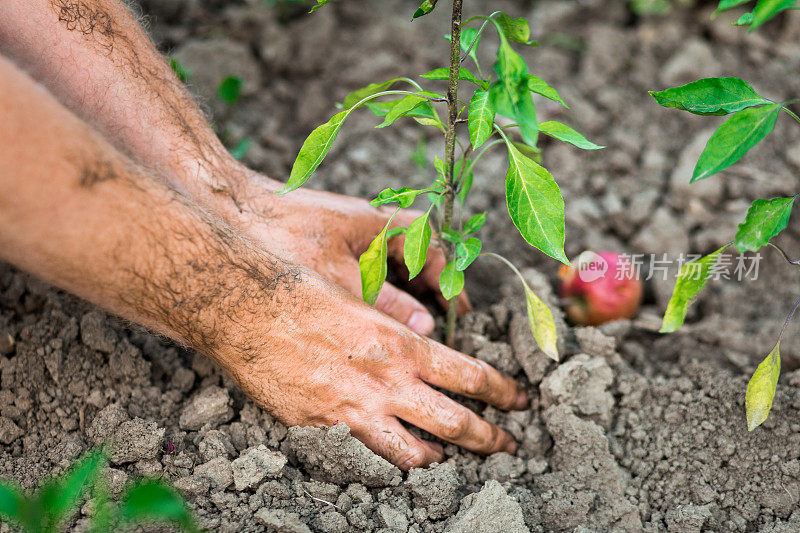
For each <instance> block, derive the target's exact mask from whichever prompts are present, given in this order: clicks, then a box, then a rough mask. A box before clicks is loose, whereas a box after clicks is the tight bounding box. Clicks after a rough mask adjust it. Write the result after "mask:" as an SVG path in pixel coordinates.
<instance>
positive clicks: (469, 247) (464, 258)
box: [455, 237, 483, 272]
mask: <svg viewBox="0 0 800 533" xmlns="http://www.w3.org/2000/svg"><path fill="white" fill-rule="evenodd" d="M482 247H483V243H481V241H480V240H479V239H478V238H476V237H470V238H469V239H467V240H466V241H463V242H460V243H458V244H456V260H455V264H456V270H460V271H462V272H463V271H464V270H466V269H467V267H469V266H470V265H471V264H472V262H473V261H475V259H477V258H478V255H479V254H480V253H481V248H482Z"/></svg>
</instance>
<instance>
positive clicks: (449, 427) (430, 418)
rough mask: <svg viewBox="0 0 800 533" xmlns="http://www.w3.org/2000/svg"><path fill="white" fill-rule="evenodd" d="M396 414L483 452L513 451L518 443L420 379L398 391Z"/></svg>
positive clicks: (427, 429) (485, 453)
mask: <svg viewBox="0 0 800 533" xmlns="http://www.w3.org/2000/svg"><path fill="white" fill-rule="evenodd" d="M395 414H396V415H397V416H398V417H400V418H402V419H403V420H405V421H406V422H409V423H411V424H414V425H415V426H417V427H419V428H421V429H424V430H425V431H427V432H429V433H432V434H434V435H436V436H437V437H439V438H442V439H444V440H446V441H448V442H452V443H453V444H457V445H459V446H462V447H464V448H466V449H468V450H471V451H473V452H476V453H480V454H483V455H489V454H492V453H496V452H508V453H514V452H515V451H516V449H517V444H516V442H515V441H514V438H513V437H512V436H511V435H510V434H509V433H508V432H506V431H504V430H502V429H500V428H499V427H497V426H496V425H494V424H490V423H489V422H487V421H486V420H484V419H482V418H481V417H479V416H478V415H476V414H475V413H473V412H472V411H470V410H469V409H467V408H466V407H464V406H463V405H461V404H459V403H457V402H455V401H453V400H451V399H450V398H448V397H447V396H445V395H444V394H442V393H440V392H437V391H435V390H433V389H432V388H431V387H429V386H427V385H425V384H424V383H422V382H417V383H416V384H414V385H412V386H411V387H409V388H408V389H407V390H406V391H404V392H403V393H402V394H401V399H400V402H399V404H398V405H396V406H395Z"/></svg>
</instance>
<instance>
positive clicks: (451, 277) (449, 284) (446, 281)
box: [439, 261, 464, 300]
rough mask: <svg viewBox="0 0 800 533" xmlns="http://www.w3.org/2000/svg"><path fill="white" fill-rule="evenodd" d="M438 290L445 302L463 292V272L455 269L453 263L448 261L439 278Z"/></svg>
mask: <svg viewBox="0 0 800 533" xmlns="http://www.w3.org/2000/svg"><path fill="white" fill-rule="evenodd" d="M439 289H440V290H441V291H442V296H444V299H445V300H451V299H453V298H455V297H456V296H458V295H459V294H461V291H463V290H464V272H462V271H461V270H458V269H457V268H456V263H455V261H450V262H449V263H447V265H446V266H445V267H444V270H442V274H441V275H440V276H439Z"/></svg>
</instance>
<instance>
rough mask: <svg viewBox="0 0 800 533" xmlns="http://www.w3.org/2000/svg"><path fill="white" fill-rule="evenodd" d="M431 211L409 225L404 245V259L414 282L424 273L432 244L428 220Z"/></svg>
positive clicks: (410, 278) (409, 277)
mask: <svg viewBox="0 0 800 533" xmlns="http://www.w3.org/2000/svg"><path fill="white" fill-rule="evenodd" d="M429 217H430V211H427V212H426V213H425V214H424V215H422V216H421V217H418V218H416V219H415V220H414V222H412V223H411V224H409V225H408V230H406V240H405V243H403V259H404V260H405V263H406V267H407V268H408V279H409V280H412V279H414V278H415V277H417V275H418V274H419V273H420V272H422V268H423V267H424V266H425V261H426V260H427V258H428V246H429V245H430V243H431V225H430V222H429V220H428V218H429Z"/></svg>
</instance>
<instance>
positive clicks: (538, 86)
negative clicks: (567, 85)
mask: <svg viewBox="0 0 800 533" xmlns="http://www.w3.org/2000/svg"><path fill="white" fill-rule="evenodd" d="M525 82H526V83H527V85H528V90H529V91H531V92H534V93H536V94H540V95H542V96H544V97H545V98H549V99H550V100H552V101H554V102H558V103H559V104H561V105H563V106H564V107H566V108H569V106H568V105H567V103H566V102H565V101H564V100H563V99H562V98H561V96H560V95H559V94H558V91H556V90H555V89H553V88H552V87H550V85H548V84H547V82H546V81H544V80H543V79H542V78H540V77H539V76H534V75H533V74H526V75H525Z"/></svg>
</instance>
